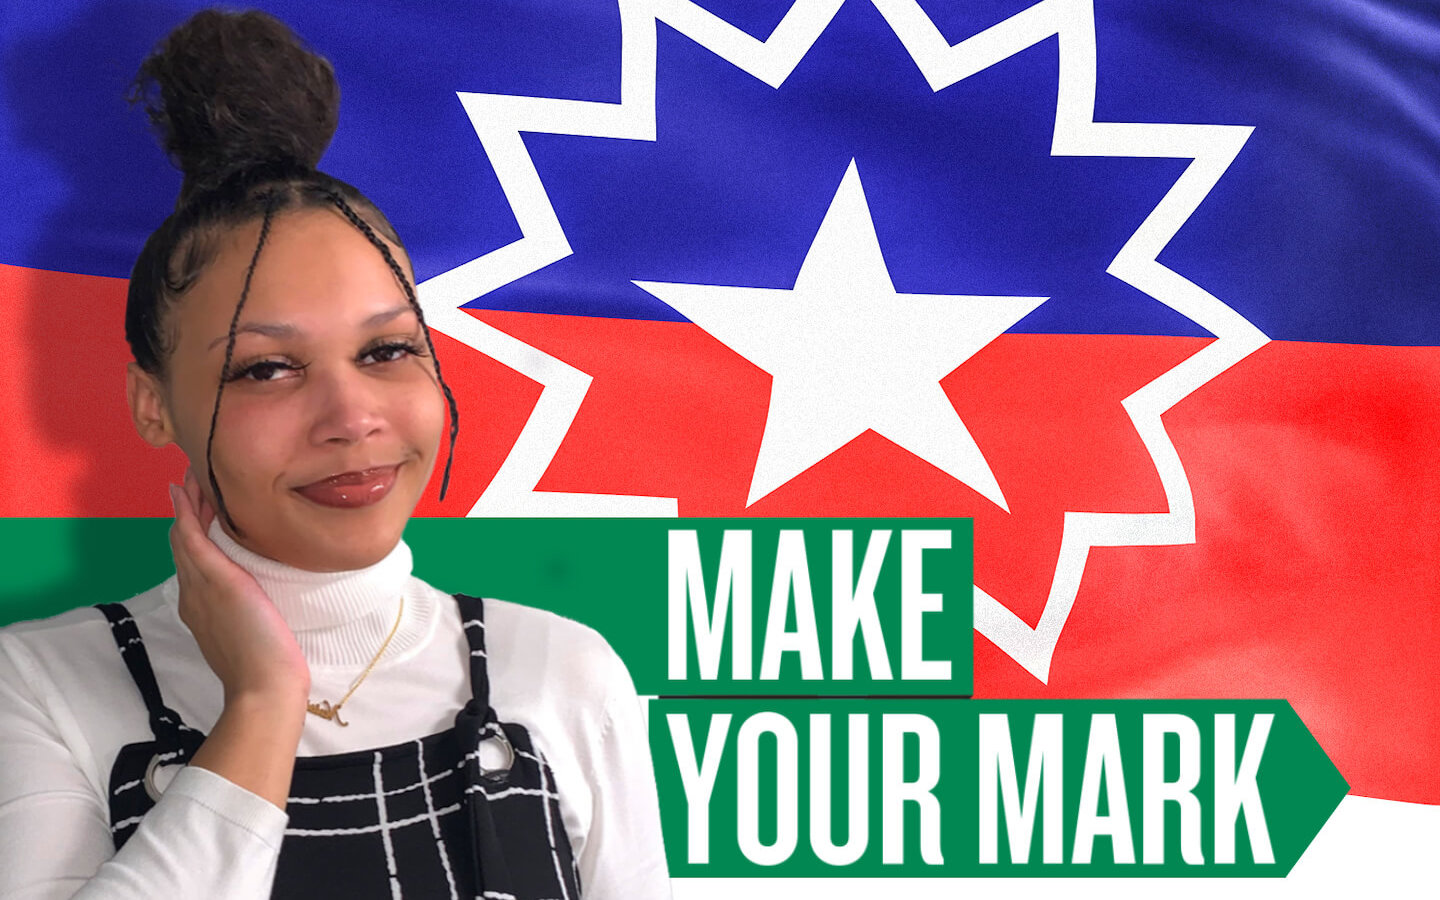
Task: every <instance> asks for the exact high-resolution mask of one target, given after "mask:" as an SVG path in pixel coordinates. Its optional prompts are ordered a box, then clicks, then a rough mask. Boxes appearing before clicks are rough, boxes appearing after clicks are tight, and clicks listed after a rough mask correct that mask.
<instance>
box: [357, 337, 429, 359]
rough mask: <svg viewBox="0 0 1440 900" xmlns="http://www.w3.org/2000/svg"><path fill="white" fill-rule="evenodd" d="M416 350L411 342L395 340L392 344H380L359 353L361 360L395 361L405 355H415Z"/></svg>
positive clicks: (416, 353)
mask: <svg viewBox="0 0 1440 900" xmlns="http://www.w3.org/2000/svg"><path fill="white" fill-rule="evenodd" d="M416 355H418V352H417V351H416V349H415V347H414V346H413V345H412V344H407V343H404V342H397V343H392V344H381V345H379V346H378V347H371V348H370V349H369V350H366V351H365V352H364V353H362V354H360V358H361V359H362V360H365V359H371V360H374V361H375V362H381V363H386V362H395V361H396V360H399V359H404V358H405V357H407V356H416Z"/></svg>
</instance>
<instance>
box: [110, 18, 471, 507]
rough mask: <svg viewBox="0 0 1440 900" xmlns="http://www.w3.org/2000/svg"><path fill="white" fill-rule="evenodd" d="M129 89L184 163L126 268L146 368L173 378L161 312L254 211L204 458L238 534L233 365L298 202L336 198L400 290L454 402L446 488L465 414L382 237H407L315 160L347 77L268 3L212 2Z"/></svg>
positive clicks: (329, 133) (130, 323) (132, 326)
mask: <svg viewBox="0 0 1440 900" xmlns="http://www.w3.org/2000/svg"><path fill="white" fill-rule="evenodd" d="M128 99H129V101H130V102H131V103H132V104H133V103H143V105H144V107H145V110H146V113H147V114H148V116H149V119H150V123H151V125H152V126H153V128H154V130H155V133H156V136H157V138H158V140H159V141H160V144H161V146H163V147H164V149H165V151H166V153H167V155H168V156H169V157H170V160H171V162H172V163H174V165H175V166H176V168H178V169H180V171H181V172H182V173H183V175H184V179H183V182H182V184H181V187H180V195H179V197H178V198H176V201H175V211H174V212H173V213H171V214H170V216H169V217H168V218H166V219H165V221H164V222H163V223H161V225H160V227H159V228H157V229H156V230H155V232H154V233H153V234H151V235H150V237H149V238H148V239H147V240H146V241H145V245H144V247H143V248H142V249H141V251H140V255H139V256H138V257H137V258H136V260H135V265H134V268H133V269H132V270H131V273H130V285H129V292H128V294H127V296H126V303H125V339H126V341H127V342H129V344H130V351H131V353H133V354H134V356H135V362H136V363H137V364H138V365H139V366H140V368H141V369H143V370H144V371H146V372H148V373H150V374H151V375H153V376H155V377H157V378H159V379H161V380H162V381H163V380H164V379H165V377H166V372H167V364H168V361H169V357H170V354H171V353H172V351H173V349H174V344H175V341H174V337H175V336H174V334H173V328H167V327H166V320H167V317H166V313H167V311H168V310H169V309H170V308H171V307H172V306H173V305H174V304H175V303H176V302H177V301H178V300H179V298H180V297H182V296H183V295H184V294H185V292H186V291H188V290H189V289H190V287H192V286H193V285H194V284H195V282H196V280H197V279H198V278H199V277H200V275H201V273H202V272H203V271H204V270H205V268H206V267H207V266H208V265H210V263H212V262H213V261H214V259H215V257H216V255H217V254H218V252H219V248H220V239H221V238H222V237H223V236H224V235H225V234H226V233H228V232H229V231H231V230H233V229H234V228H236V227H238V226H241V225H244V224H247V223H250V222H253V221H255V220H256V219H259V220H260V237H259V239H258V240H257V241H256V243H255V251H254V253H253V254H252V255H251V258H250V264H249V266H248V268H247V269H246V271H245V281H244V287H243V288H242V289H241V291H240V298H239V301H238V302H237V303H236V304H235V312H234V314H233V315H232V316H231V318H230V329H229V334H228V335H227V342H226V345H225V360H224V363H223V365H222V366H221V369H220V372H221V374H220V379H219V381H218V383H217V384H216V387H215V406H214V409H213V411H212V412H211V416H210V433H209V436H208V438H207V439H206V442H205V470H206V474H207V476H208V478H209V482H210V488H211V490H212V491H213V492H214V495H215V505H216V509H217V511H218V513H219V514H220V515H221V516H223V517H224V521H225V523H226V524H227V525H228V526H229V527H230V529H231V530H232V531H233V532H235V533H236V534H243V532H242V531H241V530H240V529H239V528H238V527H237V526H236V524H235V522H234V520H233V519H231V517H230V513H229V510H228V509H227V507H226V505H225V498H224V495H223V494H222V493H221V491H220V485H219V483H218V482H217V481H216V479H215V470H214V467H213V466H212V465H211V450H212V448H213V445H214V442H215V424H216V421H217V420H218V419H219V416H220V400H221V397H222V395H223V393H224V389H225V381H226V379H225V373H226V372H228V371H229V370H230V364H231V358H232V355H233V353H234V349H235V334H236V329H237V327H238V326H239V323H240V313H241V310H243V309H244V307H245V300H246V298H247V297H248V295H249V293H250V280H251V276H252V275H253V274H254V271H255V265H256V263H257V262H258V261H259V259H260V253H261V251H262V250H263V249H264V247H265V241H266V238H267V237H268V236H269V233H270V226H271V223H272V222H273V221H274V218H275V216H276V215H278V214H279V213H281V212H283V211H285V210H290V209H304V208H312V207H320V208H334V209H335V210H337V211H338V212H339V213H340V215H342V216H343V217H344V218H345V220H346V221H348V222H349V223H350V224H351V225H353V226H354V227H355V228H356V229H357V230H358V231H359V232H360V233H361V234H363V235H364V236H365V238H366V239H367V240H369V242H370V243H371V244H372V245H374V247H375V249H376V250H377V251H379V253H380V255H381V256H382V257H383V258H384V260H385V263H386V265H388V266H389V267H390V271H391V272H392V273H393V274H394V275H395V280H396V281H398V282H399V283H400V286H401V288H402V289H403V290H404V292H405V298H406V300H408V301H409V303H410V307H411V308H412V309H413V310H414V311H415V316H416V318H417V319H419V322H420V329H421V331H422V332H423V333H424V335H425V343H426V345H427V347H428V349H429V351H430V358H431V360H433V361H434V365H435V378H436V380H437V381H438V382H439V383H440V388H441V390H442V391H443V392H444V394H445V401H446V404H447V405H448V407H449V412H450V447H449V453H448V455H447V457H446V460H445V473H444V476H443V477H442V479H441V482H440V499H441V500H444V499H445V494H446V492H447V490H448V489H449V486H450V467H451V464H452V463H453V462H454V457H455V438H456V436H457V434H458V433H459V428H460V415H459V410H458V409H457V408H456V404H455V395H454V394H453V393H452V392H451V390H450V387H449V385H447V384H446V383H445V378H444V376H443V375H441V373H440V358H439V356H438V355H436V353H435V344H434V341H433V340H432V339H431V336H430V328H429V326H427V325H426V324H425V316H424V313H423V312H422V311H421V309H420V303H419V301H418V299H417V298H416V295H415V287H414V285H413V284H411V283H410V279H409V278H408V277H407V276H406V275H405V271H404V269H402V268H401V266H400V264H399V263H398V262H397V261H396V259H395V256H394V254H392V253H391V252H390V247H389V246H387V245H386V243H385V240H389V241H390V243H392V244H394V245H396V246H398V247H401V248H402V249H403V248H404V244H402V243H401V241H400V237H399V235H398V234H396V232H395V228H394V226H392V225H391V224H390V222H389V220H388V219H386V218H385V215H384V214H383V213H381V212H380V210H379V208H378V207H376V206H375V204H374V203H372V202H371V201H370V200H369V199H368V198H367V197H365V195H364V194H362V193H360V191H359V190H357V189H356V188H354V187H353V186H351V185H349V184H347V183H345V182H344V181H341V180H340V179H338V178H335V177H333V176H331V175H327V174H325V173H324V172H320V171H318V170H317V169H316V168H315V166H316V164H317V163H319V161H320V157H321V155H322V154H324V152H325V148H326V147H328V146H329V144H330V139H331V138H332V137H333V136H334V134H335V128H336V124H337V123H338V120H339V108H340V89H339V86H338V85H337V84H336V81H335V71H334V68H333V67H332V66H331V64H330V62H329V60H327V59H325V58H324V57H323V56H320V55H319V54H317V53H315V52H314V51H312V50H310V49H309V48H307V47H306V46H305V45H304V44H303V43H302V42H301V40H300V39H299V38H298V37H297V36H296V35H295V33H294V32H292V31H291V30H290V29H289V27H288V26H286V25H285V24H284V23H283V22H281V21H279V20H278V19H276V18H274V17H273V16H271V15H269V14H267V13H263V12H259V11H254V10H252V11H247V12H240V13H234V12H226V11H222V10H218V9H207V10H203V11H201V12H199V13H196V14H195V15H194V16H192V17H190V18H189V19H188V20H186V21H185V22H184V23H182V24H181V25H180V26H178V27H177V28H176V29H175V30H174V31H172V32H170V34H168V35H167V36H166V37H165V38H164V39H162V40H161V41H160V42H159V43H158V44H157V45H156V46H155V48H154V49H153V50H152V51H151V53H150V55H149V56H147V57H146V58H145V60H144V62H143V63H141V65H140V70H139V72H138V73H137V74H136V75H135V78H134V80H133V82H132V83H131V86H130V91H129V94H128ZM381 235H383V236H384V239H383V240H382V238H381Z"/></svg>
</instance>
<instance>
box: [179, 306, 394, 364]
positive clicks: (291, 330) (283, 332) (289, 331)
mask: <svg viewBox="0 0 1440 900" xmlns="http://www.w3.org/2000/svg"><path fill="white" fill-rule="evenodd" d="M414 311H415V310H414V309H413V308H411V306H410V304H408V303H406V304H403V305H401V306H393V307H391V308H390V309H386V310H381V311H380V312H378V313H375V315H373V316H370V317H369V318H368V319H366V320H365V321H364V322H362V323H361V327H363V328H375V327H377V326H380V325H384V324H385V323H386V322H389V321H390V320H391V319H395V318H398V317H400V316H403V315H404V314H405V313H413V312H414ZM299 333H300V332H299V329H297V328H296V327H295V326H294V325H287V324H285V323H283V322H246V323H245V324H244V325H241V326H240V327H238V328H236V329H235V334H236V336H237V337H238V336H239V335H242V334H262V335H264V336H266V337H271V338H290V337H295V336H296V335H297V334H299ZM227 337H229V335H228V334H222V335H220V336H219V337H217V338H216V339H215V340H213V341H211V342H210V346H208V347H206V348H205V351H206V352H207V353H208V352H209V351H211V350H214V349H215V348H216V347H218V346H220V344H221V343H223V342H224V341H225V339H226V338H227Z"/></svg>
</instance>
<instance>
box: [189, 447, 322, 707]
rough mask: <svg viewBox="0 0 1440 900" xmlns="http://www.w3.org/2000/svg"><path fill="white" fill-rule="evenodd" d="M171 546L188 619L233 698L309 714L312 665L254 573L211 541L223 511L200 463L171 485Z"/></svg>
mask: <svg viewBox="0 0 1440 900" xmlns="http://www.w3.org/2000/svg"><path fill="white" fill-rule="evenodd" d="M170 499H171V500H172V501H173V502H174V504H175V524H174V525H172V526H171V527H170V552H171V553H172V554H173V555H174V557H175V574H176V576H177V577H178V580H179V582H180V620H181V621H182V622H184V623H185V625H186V626H187V627H188V628H189V629H190V631H191V633H192V634H194V635H195V642H196V643H198V644H199V645H200V652H201V653H203V654H204V655H205V662H206V663H208V664H209V666H210V668H211V669H212V670H213V671H214V672H215V674H216V675H217V676H219V678H220V681H221V683H222V684H223V685H224V686H225V702H226V705H227V706H229V705H230V704H231V703H232V702H235V701H239V700H242V699H251V698H256V699H262V700H265V701H267V702H276V703H279V704H281V705H282V706H284V707H287V708H293V709H298V711H299V712H298V715H299V716H301V717H303V715H304V709H305V700H306V698H307V697H308V695H309V692H310V669H309V666H308V665H307V664H306V662H305V657H304V655H303V654H302V653H301V652H300V646H299V644H297V643H296V642H295V635H294V633H293V632H292V631H291V630H290V626H289V625H287V624H286V622H285V619H284V618H282V617H281V615H280V611H279V610H278V609H276V608H275V604H274V603H272V602H271V601H270V598H269V597H267V596H266V595H265V591H264V590H263V589H262V588H261V587H260V585H259V583H257V582H256V581H255V579H254V577H253V576H251V574H250V573H249V572H247V571H245V570H244V569H242V568H241V567H240V566H238V565H236V564H235V562H234V561H233V560H231V559H230V557H228V556H226V555H225V554H224V552H223V551H221V549H220V548H219V547H217V546H215V542H214V541H212V540H210V535H209V534H208V530H209V528H210V523H211V522H212V521H213V520H214V518H215V510H214V508H213V507H211V505H210V503H209V501H208V500H206V499H205V495H204V494H203V493H202V492H201V490H200V482H199V481H198V480H197V479H196V478H195V474H194V472H193V471H192V470H190V469H186V470H185V483H184V486H183V487H177V486H176V485H171V486H170Z"/></svg>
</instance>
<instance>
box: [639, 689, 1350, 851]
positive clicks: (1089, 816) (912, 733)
mask: <svg viewBox="0 0 1440 900" xmlns="http://www.w3.org/2000/svg"><path fill="white" fill-rule="evenodd" d="M650 742H651V748H652V750H653V752H654V756H655V763H656V771H657V778H658V782H659V786H660V792H661V803H660V805H661V809H662V810H663V811H664V818H665V823H664V824H665V836H666V846H667V852H668V855H669V858H670V867H671V872H672V874H674V875H678V876H687V875H688V876H700V875H705V876H741V875H752V876H754V875H803V876H815V875H844V876H847V877H857V876H880V875H885V876H895V875H915V876H947V877H956V876H1003V875H1015V876H1035V875H1068V876H1074V875H1096V876H1116V875H1141V876H1156V875H1172V876H1173V875H1180V876H1197V875H1200V876H1204V875H1225V876H1257V875H1273V876H1283V875H1285V874H1286V873H1287V872H1289V871H1290V868H1291V867H1292V866H1294V865H1295V862H1296V860H1298V859H1299V858H1300V854H1301V853H1303V852H1304V850H1305V848H1306V847H1307V846H1308V845H1309V844H1310V841H1311V840H1312V839H1313V838H1314V836H1315V835H1316V833H1318V832H1319V830H1320V827H1321V826H1322V825H1324V824H1325V821H1326V819H1328V818H1329V816H1330V814H1331V813H1332V812H1334V810H1335V808H1336V807H1337V806H1338V805H1339V803H1340V799H1341V798H1342V797H1343V796H1345V794H1346V792H1347V791H1348V786H1347V785H1346V783H1345V780H1344V779H1343V778H1342V777H1341V776H1340V773H1339V772H1337V771H1336V770H1335V767H1334V766H1333V765H1332V764H1331V763H1330V760H1329V759H1328V758H1327V757H1326V756H1325V753H1324V751H1322V750H1321V749H1320V746H1319V745H1318V744H1317V743H1316V742H1315V739H1314V738H1313V737H1312V736H1311V735H1310V732H1309V731H1308V730H1307V729H1306V728H1305V725H1304V723H1302V722H1301V721H1300V719H1299V717H1298V716H1296V715H1295V711H1294V710H1293V709H1292V708H1291V707H1290V704H1288V703H1286V702H1285V701H1283V700H1223V701H1222V700H1163V701H1162V700H1155V701H1145V700H1113V701H1105V700H1074V701H1018V700H1010V701H1001V700H956V701H946V700H875V701H866V700H838V699H837V700H812V701H803V700H791V701H785V700H773V699H772V700H747V701H738V700H736V701H720V700H703V701H693V700H692V701H673V700H672V701H666V700H661V701H658V702H655V703H652V704H651V705H650Z"/></svg>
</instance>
